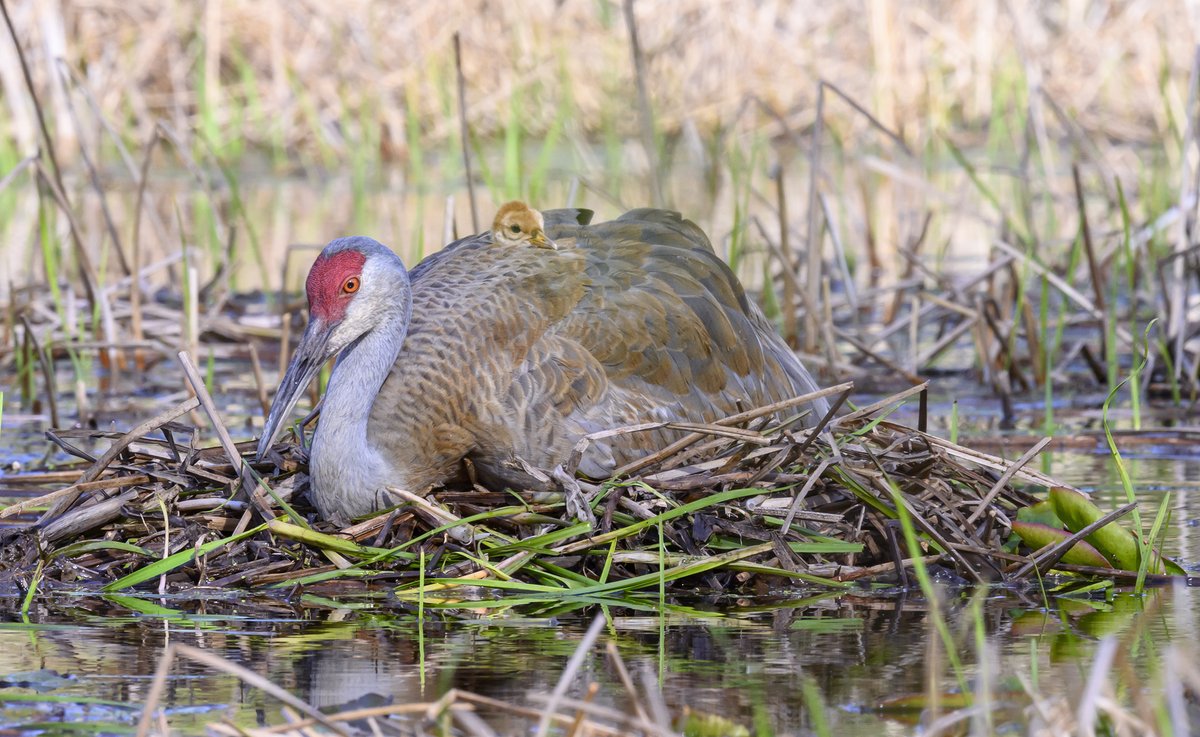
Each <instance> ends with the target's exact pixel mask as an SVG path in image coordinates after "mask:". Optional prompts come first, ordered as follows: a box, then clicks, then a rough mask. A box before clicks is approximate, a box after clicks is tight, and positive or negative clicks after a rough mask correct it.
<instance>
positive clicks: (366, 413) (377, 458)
mask: <svg viewBox="0 0 1200 737" xmlns="http://www.w3.org/2000/svg"><path fill="white" fill-rule="evenodd" d="M404 293H405V296H406V297H407V299H406V300H404V301H403V303H402V304H400V305H395V306H388V307H384V308H382V314H381V315H380V319H379V321H378V324H377V325H376V327H375V328H373V329H372V330H369V331H367V332H366V333H364V334H363V335H362V336H360V337H359V338H358V339H356V340H355V341H354V342H353V343H351V344H350V345H348V346H347V347H346V348H345V349H343V350H342V352H341V354H340V355H339V356H338V361H337V364H336V365H335V366H334V369H333V374H332V375H331V376H330V377H329V385H328V386H327V387H326V389H325V399H324V402H323V403H322V405H321V419H320V423H319V424H318V425H317V432H316V435H315V436H314V438H313V444H312V453H311V458H310V466H311V468H310V470H311V471H312V477H313V478H312V482H313V491H314V492H315V499H314V501H316V503H317V507H318V509H319V510H320V511H321V512H322V514H323V515H325V516H328V515H329V514H338V513H340V514H342V515H344V516H345V517H353V516H357V515H360V514H366V513H368V512H371V511H373V510H374V509H375V508H376V506H377V505H376V503H375V497H376V495H377V493H378V489H379V488H380V487H381V486H382V485H383V484H384V483H387V480H388V477H389V473H388V468H387V467H386V463H385V462H384V460H383V458H382V456H381V455H380V454H379V453H378V452H377V451H376V449H375V447H374V445H373V444H372V443H371V441H370V438H369V437H368V424H369V421H370V416H371V407H372V406H373V405H374V404H375V398H376V396H378V394H379V390H380V389H381V388H382V387H383V383H384V381H385V380H386V379H387V377H388V374H389V373H390V372H391V370H392V365H393V364H394V363H395V362H396V357H397V356H398V355H399V354H400V349H401V347H402V346H403V345H404V338H405V336H406V335H407V334H408V322H409V317H410V316H411V314H412V297H411V294H409V293H408V291H407V290H405V291H404ZM392 483H394V482H392Z"/></svg>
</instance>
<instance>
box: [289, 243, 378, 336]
mask: <svg viewBox="0 0 1200 737" xmlns="http://www.w3.org/2000/svg"><path fill="white" fill-rule="evenodd" d="M366 261H367V257H366V255H365V254H363V252H362V251H356V250H352V249H350V250H345V251H337V252H335V253H331V254H325V253H322V254H321V255H320V256H317V260H316V261H314V262H313V265H312V269H310V270H309V272H308V281H307V282H305V285H304V290H305V291H306V292H308V312H309V314H310V315H311V316H312V317H313V318H314V319H317V320H320V321H321V322H323V323H325V324H326V325H331V324H333V323H335V322H338V321H339V320H341V319H342V318H343V317H345V316H346V305H348V304H349V303H350V298H351V297H353V296H354V292H355V291H357V287H355V288H354V289H351V290H348V291H343V286H344V285H345V284H346V280H347V279H349V278H350V277H361V276H362V269H363V264H364V263H366Z"/></svg>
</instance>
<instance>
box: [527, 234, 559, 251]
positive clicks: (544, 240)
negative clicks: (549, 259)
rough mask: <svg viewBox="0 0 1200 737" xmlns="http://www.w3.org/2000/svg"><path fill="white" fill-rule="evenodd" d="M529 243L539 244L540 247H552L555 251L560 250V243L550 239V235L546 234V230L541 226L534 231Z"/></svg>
mask: <svg viewBox="0 0 1200 737" xmlns="http://www.w3.org/2000/svg"><path fill="white" fill-rule="evenodd" d="M529 243H530V244H531V245H534V246H537V247H538V248H550V249H553V250H555V251H557V250H558V244H557V243H555V242H554V241H552V240H550V237H549V236H547V235H546V231H544V230H542V229H541V228H538V229H537V230H535V231H533V233H532V234H531V235H530V237H529Z"/></svg>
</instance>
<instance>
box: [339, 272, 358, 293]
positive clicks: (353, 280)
mask: <svg viewBox="0 0 1200 737" xmlns="http://www.w3.org/2000/svg"><path fill="white" fill-rule="evenodd" d="M360 285H361V282H360V281H359V279H358V277H357V276H352V277H350V278H349V279H347V280H346V281H344V282H342V294H354V293H355V292H357V291H358V287H359V286H360Z"/></svg>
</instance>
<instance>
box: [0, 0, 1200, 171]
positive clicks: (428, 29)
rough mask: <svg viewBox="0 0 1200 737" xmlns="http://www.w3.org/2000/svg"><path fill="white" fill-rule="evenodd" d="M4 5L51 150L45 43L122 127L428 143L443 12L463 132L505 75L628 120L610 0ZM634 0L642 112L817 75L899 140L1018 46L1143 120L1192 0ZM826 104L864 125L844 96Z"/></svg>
mask: <svg viewBox="0 0 1200 737" xmlns="http://www.w3.org/2000/svg"><path fill="white" fill-rule="evenodd" d="M9 5H10V8H11V11H12V13H13V17H14V22H15V24H16V26H17V28H18V32H19V34H21V36H22V38H23V40H24V43H25V47H26V50H27V52H28V54H29V57H30V59H31V61H32V63H33V65H34V72H35V76H36V78H37V80H38V84H39V87H40V88H42V89H43V90H44V91H45V92H46V93H47V95H46V96H47V99H48V103H47V104H48V106H50V107H51V114H52V117H53V119H54V121H55V122H54V127H55V129H56V135H57V136H58V139H59V141H60V145H62V146H63V147H64V151H69V150H70V148H71V147H72V146H73V145H74V143H73V142H74V140H75V139H76V137H77V135H78V132H77V131H75V130H73V128H74V126H73V125H72V122H71V120H70V118H69V116H68V115H66V114H65V111H64V110H63V106H64V104H65V103H64V97H63V89H64V88H63V85H62V83H61V80H60V79H59V78H58V77H57V76H55V75H52V74H51V68H50V60H51V59H55V58H63V59H65V60H66V62H67V64H69V65H70V66H71V67H72V68H74V69H76V70H79V71H80V73H81V74H82V76H83V78H84V80H85V82H86V86H87V87H88V88H89V89H90V90H91V91H92V92H93V94H94V95H95V97H96V100H97V101H98V104H99V107H100V109H101V111H102V112H103V113H104V115H105V116H106V117H107V118H109V119H110V120H112V121H114V122H115V123H116V124H117V126H118V128H119V129H120V130H122V131H123V132H126V133H127V134H128V135H129V136H131V137H132V138H133V139H134V140H145V139H146V138H147V137H148V136H149V135H150V131H151V130H152V128H153V126H154V123H155V120H156V119H157V118H163V119H166V120H168V121H170V122H171V123H172V124H173V125H174V127H175V129H176V130H179V131H188V130H191V129H192V128H194V127H195V126H196V124H197V122H198V121H197V115H198V110H199V109H200V107H201V105H200V98H201V97H202V96H203V97H204V98H206V102H207V107H208V109H210V110H211V111H212V114H213V116H214V117H215V120H216V121H218V123H221V124H225V125H233V124H236V123H238V122H239V121H241V123H242V124H243V130H242V134H243V135H244V136H245V137H246V138H247V139H248V140H249V141H250V142H257V143H265V142H267V141H268V140H270V139H271V137H272V136H278V137H279V138H280V139H281V140H283V141H284V142H285V143H286V144H287V145H288V146H292V147H298V148H303V147H305V146H309V145H312V144H313V142H314V139H315V137H320V138H321V139H322V140H323V141H324V143H325V144H326V145H328V146H330V147H332V148H333V149H334V150H338V149H339V148H340V147H342V146H343V145H344V142H345V140H347V139H352V138H353V137H354V136H357V135H360V133H359V131H360V126H364V125H370V126H374V125H378V126H380V128H381V131H380V132H381V135H382V137H383V139H384V141H385V143H386V147H385V148H386V150H385V153H400V154H403V151H404V146H405V144H404V141H405V116H406V115H408V114H409V113H410V111H411V113H412V114H414V115H415V116H417V117H418V118H419V120H420V121H421V123H422V128H423V131H424V133H425V135H426V136H427V138H428V143H429V144H430V145H434V144H436V143H437V142H438V141H444V140H446V139H447V137H450V136H454V135H456V133H457V130H456V121H455V118H454V116H455V113H456V105H455V102H454V100H453V89H454V87H453V79H454V76H453V75H454V68H453V55H452V42H451V39H452V35H453V34H454V32H456V31H459V32H461V34H462V40H463V56H464V60H463V61H464V68H465V73H466V77H467V80H468V96H469V108H470V122H471V125H472V127H473V130H474V131H475V132H476V133H477V134H481V135H487V134H488V133H492V132H495V131H497V130H498V129H499V128H500V127H501V126H502V125H503V123H504V120H505V117H506V115H507V111H508V100H509V96H510V95H518V96H520V98H521V107H522V111H523V118H524V123H525V124H526V126H527V128H528V130H530V131H531V132H533V133H537V132H538V131H543V130H545V129H546V127H547V126H548V125H549V124H550V121H551V120H552V119H553V118H554V116H555V114H556V111H557V110H558V109H559V108H560V105H562V104H563V101H564V99H565V98H567V97H569V99H570V100H572V101H573V103H572V104H573V105H574V106H575V111H576V114H575V115H573V116H572V125H573V126H575V127H577V128H579V129H580V130H577V131H576V132H577V133H581V134H587V133H594V132H595V130H596V128H597V127H598V126H599V121H601V120H602V119H603V116H605V115H612V116H615V117H616V119H617V120H618V121H620V122H621V123H622V126H623V128H624V129H627V131H628V132H629V133H630V134H631V135H632V134H635V133H636V115H635V112H636V105H635V104H634V100H635V99H636V98H635V96H634V94H633V90H634V83H633V66H632V63H631V61H630V53H629V38H628V34H627V30H626V26H625V23H624V19H623V16H622V7H621V4H620V3H619V2H612V1H611V0H561V1H558V2H556V1H554V0H536V1H533V0H531V1H530V2H497V1H495V0H477V1H475V2H444V3H443V2H424V1H419V0H409V1H391V2H371V1H368V0H349V1H346V2H316V1H313V0H305V1H301V2H284V1H283V0H209V1H208V2H186V1H184V2H148V1H145V0H142V1H140V2H139V1H136V0H135V1H129V2H125V1H120V2H118V1H116V0H10V1H9ZM635 13H636V18H637V23H638V30H639V34H640V36H641V42H642V46H643V48H644V52H645V57H646V63H647V75H646V76H647V78H646V82H647V86H648V89H649V93H650V97H651V100H652V103H653V106H654V110H655V113H656V116H657V123H658V125H659V127H660V128H661V129H663V130H666V131H672V130H678V129H679V128H680V127H681V126H684V125H686V124H688V123H689V122H691V123H694V124H695V125H696V126H697V127H698V128H700V129H701V130H704V129H707V128H711V127H713V126H716V125H722V124H729V123H730V122H731V121H733V120H734V119H735V118H736V117H737V116H738V112H739V111H740V110H741V109H742V107H743V105H744V104H745V102H746V101H747V100H748V99H752V98H757V99H759V100H761V101H763V102H764V103H766V105H767V106H769V108H770V109H771V110H773V111H774V112H775V113H777V114H778V115H780V116H781V117H782V119H783V120H785V121H787V122H788V123H789V125H791V126H793V127H797V128H801V129H802V128H803V127H804V126H806V125H808V124H810V123H811V122H812V120H813V117H814V100H815V90H816V82H817V80H818V79H819V78H820V79H826V80H828V81H830V82H833V83H835V84H837V85H839V86H840V87H841V88H842V89H844V90H846V91H847V92H848V93H849V94H851V95H852V96H854V97H856V99H858V100H860V101H861V102H862V103H863V104H864V105H866V106H868V107H869V108H870V109H871V110H872V111H873V112H875V113H876V114H877V115H878V117H879V118H880V119H881V120H882V121H883V122H884V123H885V124H888V125H892V126H895V127H896V128H898V129H900V130H902V131H904V133H905V135H906V136H907V137H908V139H909V141H910V142H912V143H919V142H920V141H921V140H923V139H924V138H925V137H927V136H929V135H931V133H932V132H933V131H934V130H935V129H938V128H939V127H943V126H949V127H957V126H964V125H965V126H972V125H978V124H979V123H980V122H982V121H986V120H987V119H988V118H989V117H990V116H991V115H992V113H993V110H992V106H993V105H996V104H1006V102H1005V100H1004V99H998V98H997V96H996V95H995V94H994V91H995V89H996V86H997V83H998V81H1002V79H1003V77H1004V75H1012V74H1013V71H1014V70H1015V69H1021V68H1023V69H1024V71H1025V73H1026V74H1027V77H1028V83H1029V86H1030V87H1031V88H1034V89H1036V88H1038V87H1042V88H1044V90H1045V92H1046V93H1047V95H1048V96H1049V97H1050V98H1052V99H1053V100H1055V101H1056V102H1057V103H1058V104H1059V105H1060V106H1061V107H1062V108H1063V109H1064V110H1066V111H1069V113H1070V114H1071V115H1072V116H1074V118H1075V120H1076V121H1077V122H1078V123H1079V124H1080V125H1082V126H1083V127H1084V128H1085V129H1086V130H1087V132H1089V133H1091V134H1095V135H1100V136H1105V137H1117V138H1122V139H1130V138H1133V139H1138V138H1147V137H1152V136H1156V135H1160V134H1161V133H1162V132H1163V131H1164V129H1165V128H1166V126H1167V120H1168V117H1167V116H1168V114H1174V115H1176V116H1177V119H1182V112H1183V109H1184V104H1185V102H1186V101H1185V100H1182V99H1179V96H1178V95H1176V94H1174V93H1173V91H1172V90H1170V89H1168V90H1167V93H1166V95H1165V96H1164V88H1163V84H1162V82H1163V80H1164V79H1173V80H1175V81H1176V83H1177V86H1176V88H1175V89H1180V88H1182V87H1183V85H1182V84H1178V83H1181V82H1185V81H1186V77H1187V74H1188V70H1189V68H1190V66H1191V62H1192V55H1193V52H1192V49H1193V48H1194V46H1195V44H1196V42H1197V38H1198V37H1200V34H1198V33H1197V28H1198V22H1200V3H1197V2H1195V1H1194V0H1171V1H1168V0H1135V1H1133V2H1108V1H1102V0H1067V1H1066V2H1053V3H1052V2H1045V3H1041V2H1032V1H1031V0H1008V1H993V0H979V1H978V2H954V1H951V0H945V1H942V2H938V1H936V0H923V1H921V2H891V1H890V0H865V1H861V2H838V3H828V2H780V1H770V0H764V1H762V2H748V1H730V0H726V1H725V2H710V1H707V0H637V2H636V5H635ZM0 73H2V75H3V76H2V81H3V91H4V101H3V106H4V108H5V115H4V118H5V119H6V120H5V121H4V122H3V124H2V125H3V128H4V129H5V131H6V132H7V133H8V134H10V135H12V136H14V137H15V138H16V139H17V141H19V144H20V147H21V149H22V150H25V151H29V150H32V149H33V148H34V147H35V146H36V130H35V128H34V123H33V117H32V115H33V114H32V109H31V106H30V104H29V100H28V99H27V96H26V95H25V94H23V91H22V85H21V80H20V76H19V70H18V68H17V66H16V64H15V56H14V54H13V50H12V48H11V46H10V44H8V43H3V44H0ZM249 73H252V76H253V79H254V82H253V83H250V82H249V76H250V75H249ZM202 79H206V80H208V82H207V84H202V83H201V80H202ZM213 80H215V81H216V83H213ZM251 87H253V88H254V89H251ZM301 93H303V94H301ZM250 97H254V98H255V102H254V104H255V105H257V106H258V108H257V109H258V113H259V114H258V117H256V118H254V119H250V120H247V119H246V116H245V115H244V114H243V113H240V112H239V111H242V110H244V109H245V108H246V107H247V101H248V99H249V98H250ZM1034 97H1035V98H1036V95H1035V96H1034ZM1164 100H1165V101H1166V104H1165V105H1164ZM1168 106H1169V107H1170V108H1171V110H1170V111H1168V110H1167V109H1166V107H1168ZM829 115H830V116H831V119H833V120H837V119H839V118H845V119H847V120H849V121H852V122H853V125H855V126H859V127H861V126H863V125H864V122H863V120H862V119H861V118H856V117H852V116H850V114H849V111H848V109H847V108H846V107H845V106H843V105H830V109H829ZM757 120H758V121H759V124H761V125H777V123H775V122H772V121H771V120H770V119H769V118H766V117H762V118H758V119H757Z"/></svg>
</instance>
